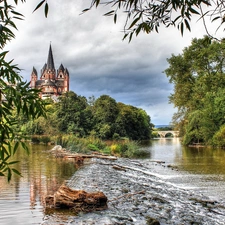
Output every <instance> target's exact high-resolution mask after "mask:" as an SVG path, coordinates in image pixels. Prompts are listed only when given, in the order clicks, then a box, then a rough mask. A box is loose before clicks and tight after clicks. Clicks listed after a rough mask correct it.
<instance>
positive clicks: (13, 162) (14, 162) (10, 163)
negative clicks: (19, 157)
mask: <svg viewBox="0 0 225 225" xmlns="http://www.w3.org/2000/svg"><path fill="white" fill-rule="evenodd" d="M18 162H20V161H12V162H9V163H8V165H12V164H16V163H18Z"/></svg>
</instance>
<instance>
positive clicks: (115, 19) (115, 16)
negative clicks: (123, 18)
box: [114, 13, 117, 23]
mask: <svg viewBox="0 0 225 225" xmlns="http://www.w3.org/2000/svg"><path fill="white" fill-rule="evenodd" d="M116 21H117V14H116V13H115V15H114V23H116Z"/></svg>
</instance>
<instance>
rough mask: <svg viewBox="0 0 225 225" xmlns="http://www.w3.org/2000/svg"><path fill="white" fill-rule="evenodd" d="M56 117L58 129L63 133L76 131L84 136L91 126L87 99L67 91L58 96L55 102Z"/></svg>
mask: <svg viewBox="0 0 225 225" xmlns="http://www.w3.org/2000/svg"><path fill="white" fill-rule="evenodd" d="M56 117H57V118H60V119H59V122H58V127H59V130H60V131H61V132H63V133H77V135H79V136H85V135H87V134H88V133H89V131H90V130H91V128H92V125H91V121H90V117H91V112H90V110H89V109H88V103H87V99H86V98H85V97H82V96H78V95H77V94H76V93H74V92H72V91H69V92H67V93H65V94H64V95H62V97H60V98H59V102H58V103H57V104H56Z"/></svg>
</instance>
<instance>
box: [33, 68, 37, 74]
mask: <svg viewBox="0 0 225 225" xmlns="http://www.w3.org/2000/svg"><path fill="white" fill-rule="evenodd" d="M33 73H34V74H35V75H37V70H36V69H35V67H33Z"/></svg>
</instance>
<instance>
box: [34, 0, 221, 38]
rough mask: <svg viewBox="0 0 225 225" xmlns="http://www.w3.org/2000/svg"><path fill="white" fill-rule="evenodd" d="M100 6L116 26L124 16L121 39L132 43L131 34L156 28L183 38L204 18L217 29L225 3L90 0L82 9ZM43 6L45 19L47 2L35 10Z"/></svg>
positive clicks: (166, 0) (174, 0) (204, 0)
mask: <svg viewBox="0 0 225 225" xmlns="http://www.w3.org/2000/svg"><path fill="white" fill-rule="evenodd" d="M100 5H104V6H108V7H109V8H110V9H109V11H108V12H106V13H105V14H104V15H105V16H113V20H114V22H115V23H116V22H117V19H118V17H119V16H118V15H120V14H122V13H124V14H125V15H126V16H125V17H126V19H125V22H124V32H125V35H124V38H126V37H127V36H129V40H131V39H132V36H133V34H135V35H138V34H139V33H140V32H141V31H142V32H145V33H147V34H148V33H150V32H153V31H155V32H159V28H160V26H165V27H169V26H174V27H177V28H178V29H179V30H180V32H181V34H182V35H183V33H184V29H188V30H189V31H191V22H192V20H193V18H194V17H195V18H196V17H197V19H202V20H203V26H204V27H205V29H206V31H207V33H208V30H207V26H206V18H210V19H211V22H214V21H219V25H218V27H217V29H219V28H220V27H222V26H223V25H224V22H225V19H224V12H225V3H224V1H223V0H218V1H212V0H211V1H210V0H190V1H177V0H165V1H161V0H154V1H152V0H146V1H141V0H111V1H103V0H92V2H91V4H90V7H89V8H87V9H84V10H83V12H87V11H89V10H90V9H92V8H93V7H96V8H97V7H100ZM41 6H44V11H45V16H46V17H47V15H48V8H49V6H48V1H47V0H42V1H41V2H40V3H39V4H38V5H37V7H36V8H35V10H37V9H38V8H40V7H41ZM208 35H209V36H211V35H210V34H209V33H208Z"/></svg>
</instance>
